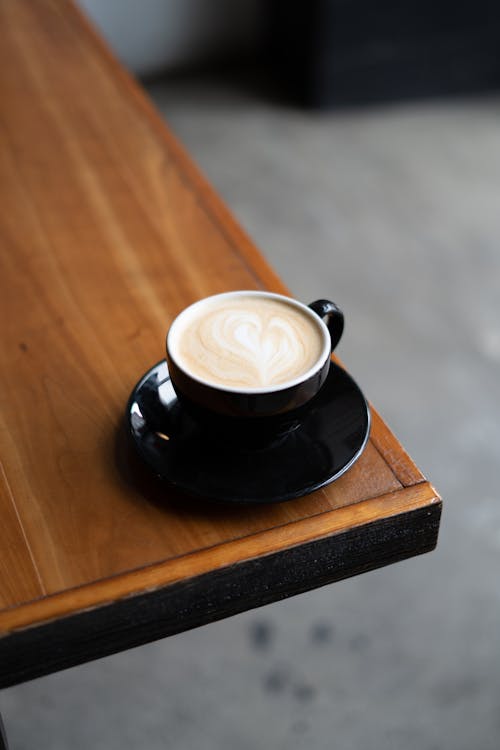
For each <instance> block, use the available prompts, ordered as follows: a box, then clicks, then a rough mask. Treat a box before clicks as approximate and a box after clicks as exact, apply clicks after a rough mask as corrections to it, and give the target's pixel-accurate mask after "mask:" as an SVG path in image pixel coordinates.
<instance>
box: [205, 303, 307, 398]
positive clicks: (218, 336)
mask: <svg viewBox="0 0 500 750" xmlns="http://www.w3.org/2000/svg"><path fill="white" fill-rule="evenodd" d="M207 323H209V324H210V325H211V327H212V330H211V333H212V335H213V339H214V341H215V342H216V343H217V345H218V346H219V347H220V350H223V351H224V353H225V355H226V357H227V358H228V359H229V360H230V361H231V364H232V365H233V367H232V368H231V369H234V368H235V367H236V368H237V369H238V377H239V378H240V379H244V378H245V376H251V380H252V381H253V380H255V379H257V381H258V382H259V385H262V386H264V385H268V384H270V383H275V382H280V381H282V380H287V379H289V378H290V376H291V373H293V370H294V369H295V368H296V366H297V363H300V362H301V361H302V359H303V354H304V347H303V346H302V345H301V341H300V339H299V338H298V337H297V335H296V334H295V333H294V331H293V329H292V327H291V326H290V324H288V323H287V322H286V321H284V320H283V319H281V318H279V317H277V316H273V317H271V318H270V319H269V320H267V321H263V320H262V318H261V317H260V316H259V315H258V314H257V313H251V312H247V311H244V310H241V311H233V312H231V313H229V314H226V313H225V312H224V311H219V312H218V313H215V314H214V315H213V316H211V318H210V320H209V321H207Z"/></svg>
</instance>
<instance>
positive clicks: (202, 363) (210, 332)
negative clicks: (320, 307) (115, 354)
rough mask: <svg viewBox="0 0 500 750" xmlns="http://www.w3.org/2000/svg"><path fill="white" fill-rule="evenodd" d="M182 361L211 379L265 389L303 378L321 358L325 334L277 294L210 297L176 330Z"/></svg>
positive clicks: (219, 383) (227, 383)
mask: <svg viewBox="0 0 500 750" xmlns="http://www.w3.org/2000/svg"><path fill="white" fill-rule="evenodd" d="M176 341H177V345H176V347H175V349H176V354H177V360H178V361H179V364H180V365H181V366H183V367H184V369H186V370H187V371H188V372H190V373H191V374H193V375H194V376H196V377H198V378H200V379H202V380H204V381H206V382H207V383H211V384H215V385H221V386H222V387H224V386H226V387H236V388H245V387H246V388H262V387H267V386H274V385H280V384H282V383H286V382H287V381H290V380H293V379H294V378H296V377H299V376H300V375H301V374H303V373H305V372H306V371H307V370H309V369H310V368H311V367H312V366H313V365H314V364H315V363H316V362H317V361H318V359H319V358H320V356H321V353H322V350H323V337H322V334H321V330H320V329H319V326H318V325H316V324H315V323H314V322H313V321H312V320H311V319H310V318H309V316H308V315H307V314H306V313H303V312H302V311H301V310H300V309H299V308H296V307H294V306H293V305H291V304H288V303H286V302H281V301H279V300H276V299H272V298H265V297H264V298H260V297H252V296H248V297H245V296H238V297H234V298H221V299H220V300H215V301H210V300H207V304H206V305H201V306H199V307H198V308H196V309H195V313H194V314H193V315H190V314H189V313H188V315H187V319H186V322H185V323H183V324H181V325H180V328H179V330H177V332H176Z"/></svg>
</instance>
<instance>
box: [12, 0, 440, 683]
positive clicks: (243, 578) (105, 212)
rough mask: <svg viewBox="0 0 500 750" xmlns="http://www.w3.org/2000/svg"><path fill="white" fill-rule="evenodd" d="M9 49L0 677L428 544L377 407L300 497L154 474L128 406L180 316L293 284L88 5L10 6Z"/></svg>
mask: <svg viewBox="0 0 500 750" xmlns="http://www.w3.org/2000/svg"><path fill="white" fill-rule="evenodd" d="M0 55H1V65H0V78H1V84H0V100H1V102H2V107H1V113H0V123H1V129H2V130H1V132H2V141H3V143H2V149H1V151H0V190H1V206H2V210H1V216H0V241H1V263H2V271H1V287H2V289H1V298H0V299H1V320H2V357H1V363H0V379H1V380H0V382H1V395H0V398H1V430H0V458H1V466H2V472H1V476H0V518H1V524H2V526H1V528H2V535H1V545H0V547H1V548H0V610H1V611H0V634H1V637H0V664H1V665H2V666H1V667H0V686H4V685H9V684H13V683H15V682H19V681H22V680H24V679H28V678H31V677H34V676H37V675H41V674H45V673H48V672H51V671H54V670H56V669H60V668H62V667H65V666H69V665H72V664H76V663H81V662H84V661H87V660H89V659H92V658H96V657H97V656H101V655H103V654H107V653H112V652H114V651H118V650H120V649H123V648H127V647H129V646H133V645H137V644H139V643H143V642H145V641H147V640H152V639H153V638H157V637H161V636H163V635H167V634H170V633H175V632H179V631H181V630H184V629H186V628H188V627H194V626H195V625H198V624H201V623H204V622H208V621H210V620H215V619H217V618H220V617H224V616H226V615H228V614H233V613H235V612H238V611H242V610H244V609H248V608H250V607H254V606H258V605H260V604H264V603H266V602H269V601H273V600H277V599H280V598H283V597H285V596H288V595H290V594H293V593H297V592H299V591H304V590H307V589H310V588H313V587H315V586H318V585H321V584H323V583H327V582H329V581H334V580H338V579H340V578H344V577H346V576H348V575H353V574H355V573H358V572H361V571H363V570H368V569H370V568H374V567H377V566H380V565H384V564H387V563H389V562H392V561H395V560H398V559H402V558H404V557H409V556H411V555H415V554H419V553H421V552H425V551H428V550H430V549H432V548H433V547H434V546H435V543H436V539H437V531H438V526H439V513H440V501H439V497H438V495H437V494H436V492H435V490H434V489H433V488H432V486H431V485H430V484H429V483H428V482H427V481H426V480H425V478H424V477H423V476H422V474H421V473H420V472H419V470H418V469H417V468H416V467H415V465H414V463H413V462H412V460H411V459H410V458H409V457H408V455H407V454H406V453H405V452H404V450H403V449H402V448H401V446H400V445H399V443H398V442H397V441H396V439H395V438H394V436H393V435H392V434H391V432H390V431H389V429H388V428H387V426H386V425H385V424H384V422H383V421H382V419H381V418H380V417H379V416H378V415H377V414H376V412H375V411H373V413H372V418H373V424H372V432H371V438H370V441H369V443H368V446H367V448H366V450H365V452H364V454H363V455H362V457H361V459H360V460H359V461H358V462H357V463H356V464H355V465H354V467H353V468H352V469H350V470H349V472H348V473H347V474H345V475H344V476H343V477H342V478H341V479H339V480H338V481H337V482H335V483H334V484H332V485H330V486H328V487H327V488H325V489H323V490H320V491H317V492H315V493H313V494H311V495H309V496H307V497H304V498H301V499H299V500H296V501H292V502H289V503H284V504H278V505H270V506H259V507H214V506H210V507H205V506H204V505H203V504H202V503H186V502H182V501H181V500H180V499H179V498H178V497H175V495H174V493H172V492H168V491H167V490H162V491H159V490H158V487H157V486H156V485H154V484H153V483H152V482H151V481H150V480H149V478H148V476H147V472H145V473H142V472H141V471H140V470H139V468H138V466H137V464H136V462H135V461H134V457H133V456H130V455H128V454H127V452H126V450H127V449H126V447H125V444H124V443H123V439H122V438H123V414H124V408H125V404H126V402H127V399H128V396H129V393H130V391H131V388H132V387H133V385H134V384H135V382H136V381H137V379H138V378H139V376H140V375H141V374H142V373H143V372H144V371H145V370H146V369H148V368H149V367H150V366H151V365H152V364H153V363H155V362H156V361H158V360H159V359H161V358H162V357H163V354H164V349H163V347H164V336H165V332H166V330H167V328H168V326H169V323H170V321H171V320H172V319H173V317H174V316H175V315H176V314H177V313H178V312H179V311H180V310H181V309H182V308H184V307H185V306H186V305H187V304H189V303H191V302H193V301H194V300H196V299H198V298H200V297H203V296H206V295H209V294H213V293H216V292H222V291H226V290H231V289H269V290H272V291H276V292H281V293H287V292H286V289H285V288H284V286H283V284H282V283H281V281H280V280H279V278H278V277H277V275H276V274H275V273H274V272H273V271H272V270H271V268H270V267H269V266H268V265H267V263H266V262H265V261H264V260H263V258H262V256H261V255H260V254H259V253H258V251H257V250H256V249H255V247H254V245H253V244H252V243H251V241H250V240H249V239H248V237H246V236H245V234H244V233H243V232H242V230H241V229H240V228H239V227H238V226H237V224H236V223H235V221H234V219H233V218H232V217H231V215H230V214H229V212H228V210H227V209H226V207H225V206H224V205H223V203H222V202H221V200H220V199H219V198H218V197H217V195H216V194H215V193H214V191H213V190H212V188H211V187H210V186H209V185H208V184H207V182H206V181H205V179H204V178H203V177H202V176H201V175H200V173H199V171H198V170H197V168H196V167H195V166H194V165H193V163H192V162H191V160H190V159H189V157H188V155H187V154H186V152H185V151H184V150H183V148H182V147H181V146H180V145H179V143H178V141H177V140H176V139H175V138H174V137H173V136H172V134H171V133H170V131H169V130H168V128H166V127H165V124H164V122H163V121H162V119H161V117H160V116H159V115H158V113H157V112H156V111H155V109H154V108H153V106H152V105H151V103H150V102H149V100H148V99H147V97H146V96H145V95H144V93H143V92H142V90H141V89H140V87H139V86H138V85H137V84H136V83H135V82H134V81H133V80H132V79H131V77H130V76H129V75H128V74H127V73H126V72H125V71H124V70H123V69H122V67H121V66H120V65H119V64H118V63H117V62H116V60H115V59H114V58H113V56H112V55H111V54H110V53H109V51H108V49H107V48H106V46H105V45H104V44H103V42H102V41H101V40H100V38H99V37H98V36H97V34H96V33H95V32H94V30H93V29H92V28H91V27H90V25H89V24H88V23H87V22H86V20H85V19H84V18H83V17H82V16H81V14H80V12H79V11H78V10H76V8H75V7H74V6H73V5H71V4H69V3H63V2H61V1H60V0H3V2H2V3H1V4H0ZM319 291H320V290H318V292H319ZM321 291H322V292H324V290H321ZM331 294H332V296H333V297H335V290H331ZM318 296H321V294H318Z"/></svg>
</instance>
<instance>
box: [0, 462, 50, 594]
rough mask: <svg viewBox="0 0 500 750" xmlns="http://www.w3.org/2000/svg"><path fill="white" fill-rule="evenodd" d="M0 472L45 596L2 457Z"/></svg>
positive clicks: (45, 592)
mask: <svg viewBox="0 0 500 750" xmlns="http://www.w3.org/2000/svg"><path fill="white" fill-rule="evenodd" d="M0 472H1V475H2V479H3V483H4V486H5V489H6V492H7V495H8V497H9V500H10V502H11V505H12V507H13V509H14V514H15V517H16V519H17V523H18V525H19V529H20V531H21V535H22V538H23V541H24V544H25V546H26V549H27V550H28V555H29V558H30V561H31V564H32V566H33V570H34V572H35V575H36V578H37V581H38V585H39V587H40V590H41V592H42V596H44V595H46V594H47V591H46V589H45V586H44V583H43V580H42V577H41V575H40V571H39V569H38V566H37V564H36V560H35V556H34V554H33V550H32V549H31V545H30V543H29V540H28V537H27V534H26V531H25V528H24V526H23V523H22V521H21V517H20V515H19V511H18V509H17V505H16V502H15V499H14V494H13V492H12V489H11V486H10V483H9V480H8V478H7V474H6V472H5V467H4V465H3V461H2V460H1V459H0Z"/></svg>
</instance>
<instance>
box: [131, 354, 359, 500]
mask: <svg viewBox="0 0 500 750" xmlns="http://www.w3.org/2000/svg"><path fill="white" fill-rule="evenodd" d="M126 416H127V421H128V425H129V429H130V433H131V436H132V439H133V441H134V443H135V446H136V448H137V450H138V452H139V454H140V456H141V457H142V458H143V460H144V461H145V462H146V463H147V464H148V465H149V467H150V468H151V469H152V470H153V471H154V473H155V474H156V475H157V476H158V477H159V478H160V479H163V480H165V481H166V482H168V483H169V484H170V485H172V486H174V487H175V488H177V489H178V490H181V491H182V492H185V493H187V494H189V495H192V496H195V497H198V498H204V499H207V500H217V501H222V502H231V503H272V502H281V501H282V500H291V499H292V498H295V497H299V496H301V495H305V494H307V493H309V492H312V491H313V490H316V489H318V488H319V487H323V486H324V485H326V484H329V483H330V482H333V481H334V480H335V479H338V478H339V477H340V476H342V474H344V473H345V472H346V471H347V470H348V469H349V468H350V467H351V466H352V465H353V463H354V462H355V461H356V460H357V459H358V458H359V456H360V455H361V453H362V452H363V449H364V447H365V445H366V442H367V440H368V434H369V431H370V412H369V409H368V405H367V403H366V401H365V398H364V396H363V394H362V393H361V391H360V389H359V388H358V386H357V385H356V383H355V382H354V380H353V379H352V378H351V377H350V375H348V374H347V372H345V370H343V369H342V368H341V367H338V366H337V365H335V364H334V363H333V362H332V364H331V367H330V372H329V375H328V378H327V380H326V383H325V385H324V386H323V387H322V389H321V391H320V392H319V393H318V395H317V396H315V398H314V399H313V400H312V401H311V402H310V408H309V409H308V411H307V413H306V415H305V417H304V418H303V419H302V421H301V422H300V423H297V426H296V427H295V429H293V430H292V431H291V432H289V433H288V434H287V435H286V436H285V437H282V438H281V439H279V440H275V441H274V442H273V443H271V444H270V445H267V446H265V447H264V448H263V447H255V446H251V445H242V444H241V443H239V442H237V441H235V440H221V439H220V437H217V435H212V434H211V433H210V432H209V431H207V428H206V427H205V428H202V427H200V426H199V425H198V423H197V422H196V421H195V420H194V419H192V417H191V416H190V415H189V414H188V413H186V411H185V410H184V409H183V408H182V406H181V404H180V403H179V400H178V399H177V396H176V394H175V391H174V389H173V387H172V383H171V382H170V377H169V374H168V368H167V363H166V362H165V361H163V362H159V363H158V364H157V365H155V366H154V367H152V368H151V370H149V371H148V372H147V373H146V374H145V375H144V376H143V377H142V378H141V379H140V381H139V382H138V383H137V385H136V386H135V388H134V390H133V391H132V394H131V396H130V399H129V402H128V404H127V414H126Z"/></svg>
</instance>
